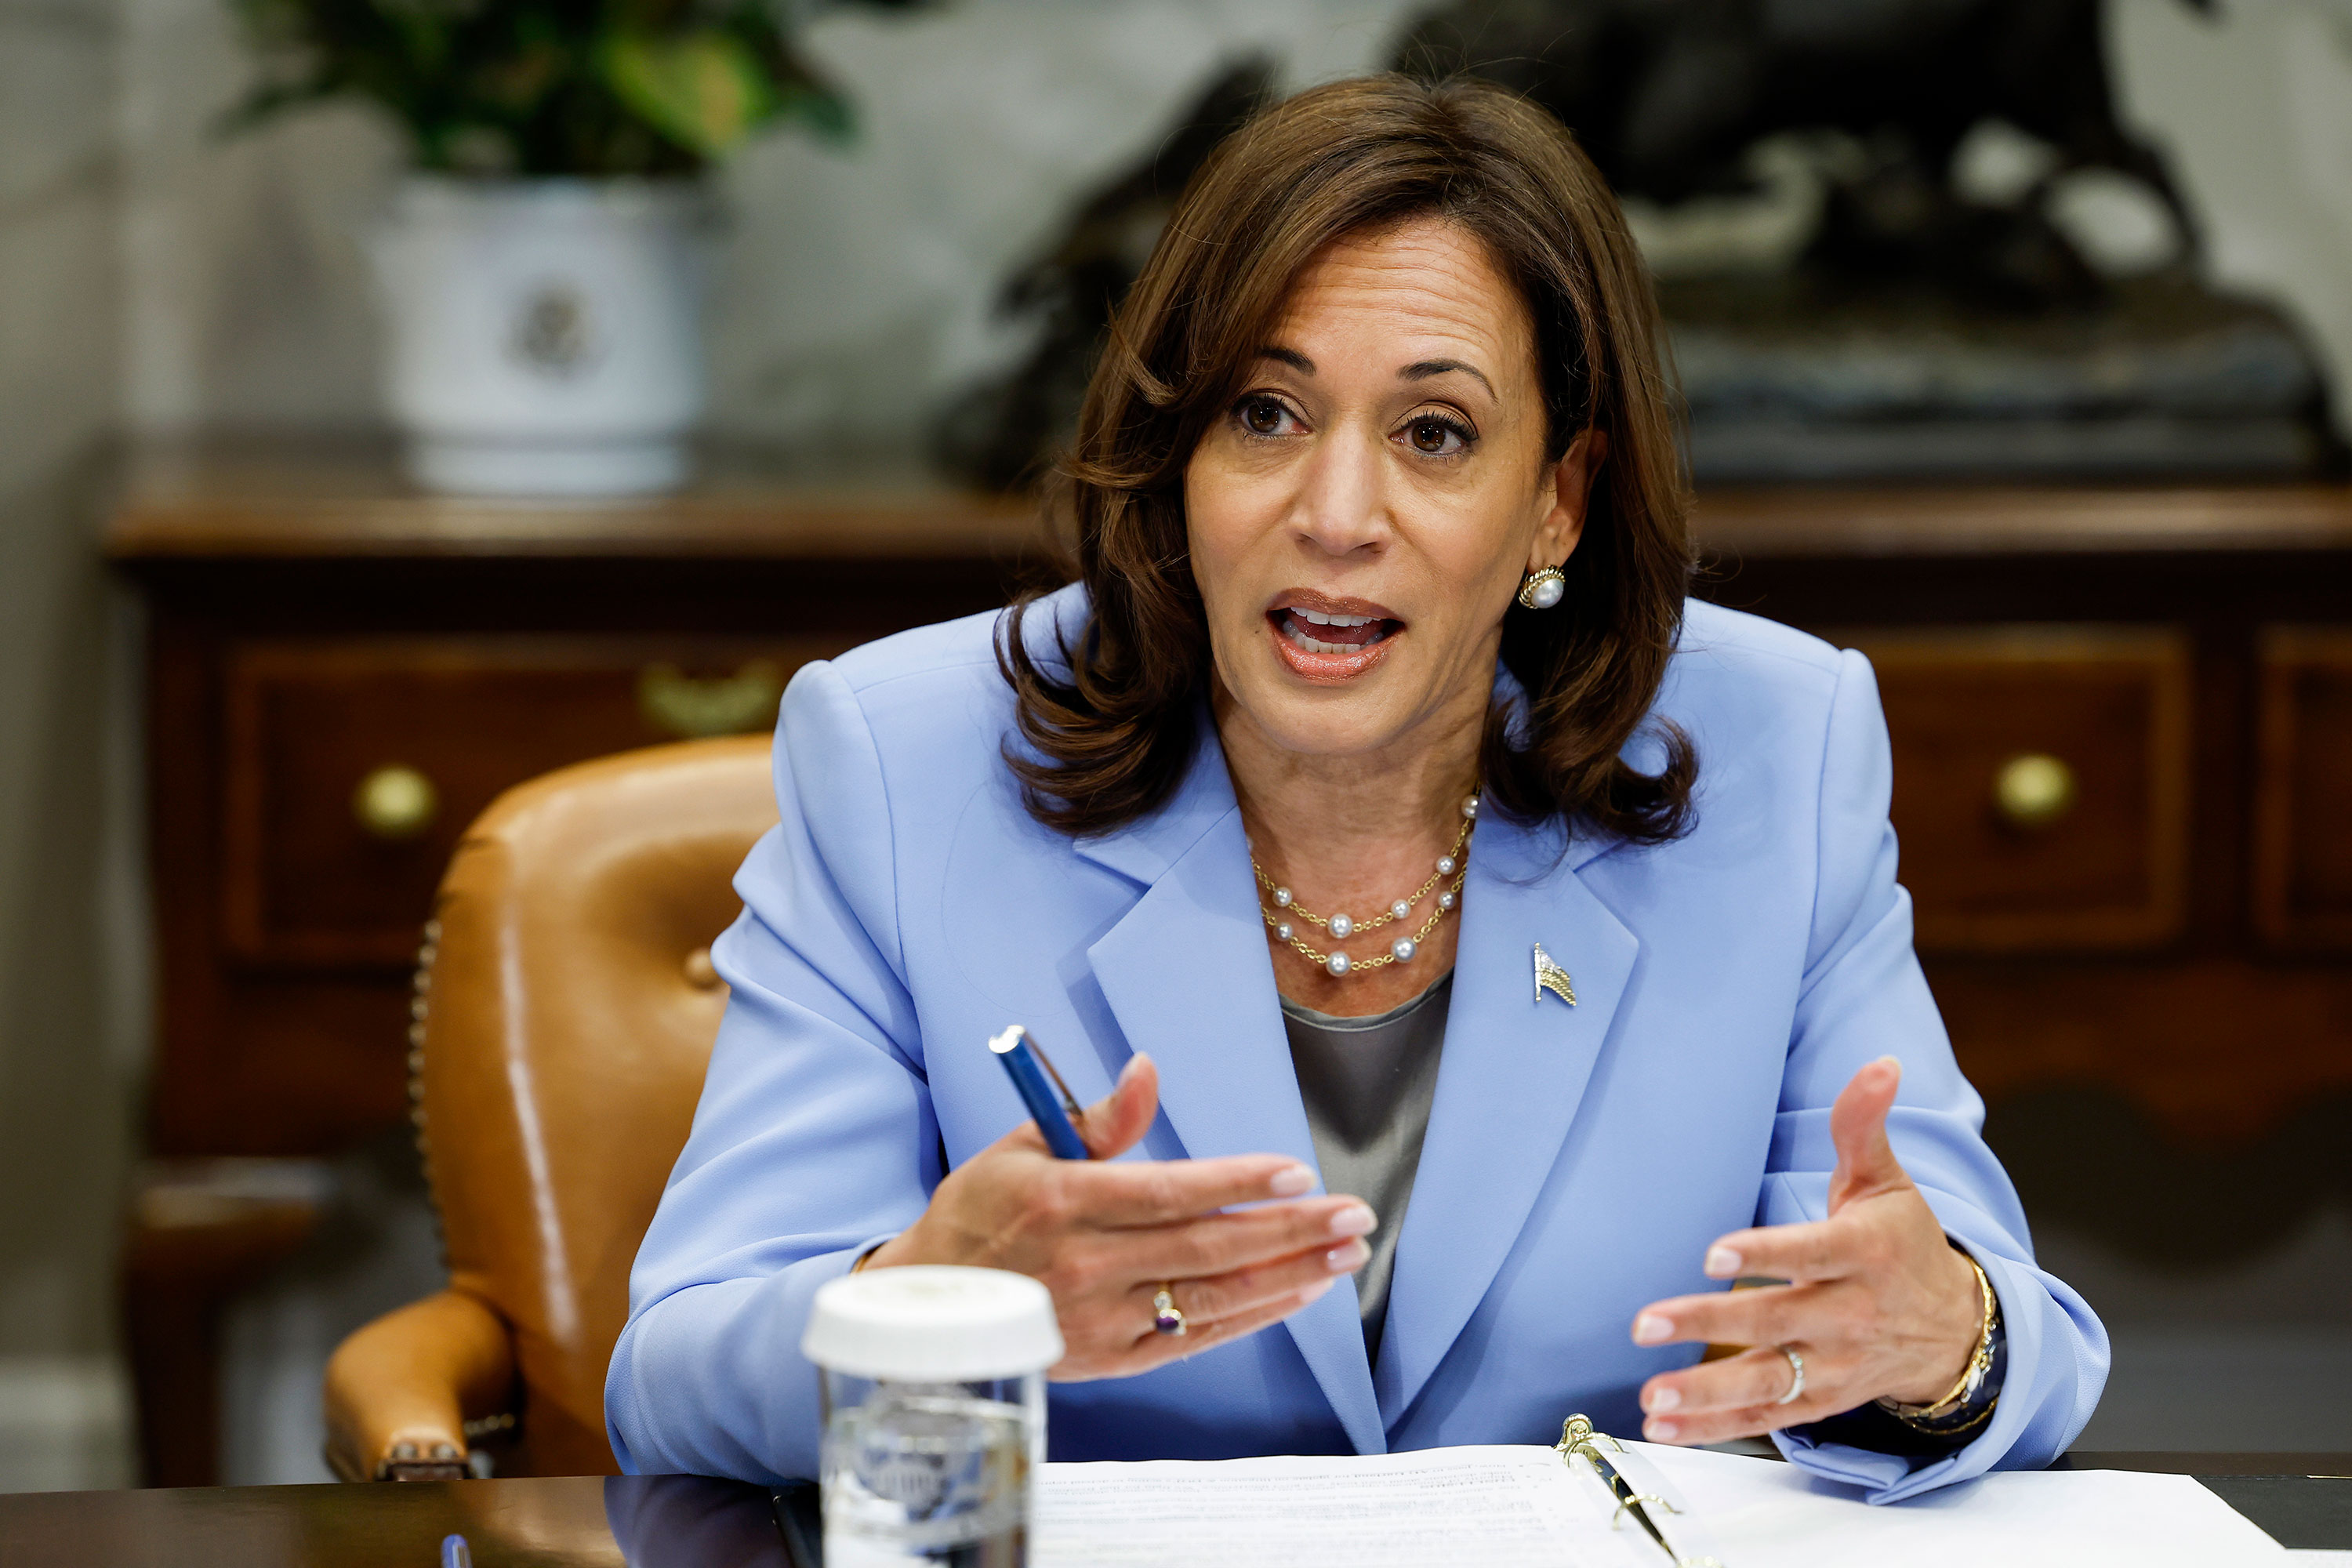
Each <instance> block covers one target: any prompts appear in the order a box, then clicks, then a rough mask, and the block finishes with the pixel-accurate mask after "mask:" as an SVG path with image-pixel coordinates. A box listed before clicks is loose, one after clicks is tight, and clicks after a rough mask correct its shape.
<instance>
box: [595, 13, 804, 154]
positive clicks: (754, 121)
mask: <svg viewBox="0 0 2352 1568" xmlns="http://www.w3.org/2000/svg"><path fill="white" fill-rule="evenodd" d="M597 65H598V68H599V69H600V71H601V73H602V75H603V76H604V81H605V85H606V86H608V87H610V88H611V89H613V93H614V97H616V98H618V99H619V100H621V101H622V102H623V103H625V104H626V105H628V107H629V109H630V110H632V111H633V112H635V114H636V115H637V116H638V117H639V118H641V119H643V120H644V121H646V123H647V124H649V125H651V126H652V127H653V128H654V129H655V130H656V131H658V132H661V133H662V134H663V135H665V136H667V137H668V138H669V139H670V140H671V141H673V142H677V143H678V145H680V146H682V147H686V148H688V149H690V150H692V151H694V152H696V153H701V154H702V155H703V156H704V157H706V158H717V157H720V156H722V155H724V154H725V153H728V152H729V151H730V150H732V149H733V148H734V147H735V146H737V145H738V144H739V143H740V142H742V140H743V139H744V138H745V137H746V136H749V135H750V134H751V132H752V130H753V129H754V128H755V127H757V126H758V125H759V124H760V123H761V121H764V120H767V119H770V118H771V117H772V116H773V115H774V114H775V113H776V112H777V111H778V110H780V109H782V107H783V104H782V102H781V101H780V100H779V99H778V95H777V92H776V89H775V84H774V83H773V81H772V80H771V79H770V78H769V76H768V74H767V73H766V72H765V71H764V70H762V69H761V66H760V62H759V60H758V59H757V58H754V57H753V55H752V53H751V50H750V49H749V48H747V47H744V45H743V43H742V41H741V40H740V39H739V38H737V37H734V35H732V34H730V33H725V32H721V31H719V30H718V29H717V28H706V29H703V30H700V31H698V32H692V33H683V34H674V35H670V36H667V37H662V36H656V35H653V34H647V33H614V34H610V35H608V36H607V37H605V39H604V45H603V47H601V48H600V49H599V50H598V51H597Z"/></svg>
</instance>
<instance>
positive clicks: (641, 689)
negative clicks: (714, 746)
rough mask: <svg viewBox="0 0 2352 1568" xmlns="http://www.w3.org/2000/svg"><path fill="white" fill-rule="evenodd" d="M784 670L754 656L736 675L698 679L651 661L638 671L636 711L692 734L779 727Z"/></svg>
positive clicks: (675, 731) (672, 730)
mask: <svg viewBox="0 0 2352 1568" xmlns="http://www.w3.org/2000/svg"><path fill="white" fill-rule="evenodd" d="M783 695H784V672H783V671H782V669H780V668H777V666H776V663H775V661H774V660H773V659H766V658H755V659H752V660H751V662H750V663H748V664H746V665H744V666H743V668H740V669H739V670H737V671H736V672H735V673H734V674H732V675H721V676H715V677H713V678H711V679H707V680H698V679H695V678H694V677H693V676H690V675H685V674H681V673H680V672H679V670H678V668H677V666H676V665H674V664H649V665H647V666H646V668H644V669H643V670H642V671H640V672H639V674H638V676H637V711H638V712H640V713H642V714H644V715H645V718H646V722H647V723H649V724H651V725H653V726H654V728H656V729H657V730H667V731H669V732H670V733H671V734H673V735H683V736H685V737H687V738H688V739H689V740H692V739H696V738H698V737H700V736H704V735H737V734H741V733H742V732H744V731H748V730H768V729H772V728H774V727H775V722H776V704H777V703H778V702H779V701H781V700H782V699H783Z"/></svg>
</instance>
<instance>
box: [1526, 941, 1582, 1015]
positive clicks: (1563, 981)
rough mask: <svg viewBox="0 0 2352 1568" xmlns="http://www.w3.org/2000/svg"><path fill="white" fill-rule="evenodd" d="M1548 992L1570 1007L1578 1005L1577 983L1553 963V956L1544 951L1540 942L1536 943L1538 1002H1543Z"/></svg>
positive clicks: (1565, 971)
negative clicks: (1544, 995)
mask: <svg viewBox="0 0 2352 1568" xmlns="http://www.w3.org/2000/svg"><path fill="white" fill-rule="evenodd" d="M1547 991H1549V992H1550V993H1551V994H1553V995H1555V996H1557V997H1559V999H1560V1000H1561V1001H1563V1002H1565V1003H1567V1004H1568V1005H1570V1006H1571V1007H1573V1006H1575V1005H1576V985H1575V983H1574V982H1572V981H1570V979H1569V977H1568V971H1567V970H1565V969H1562V968H1561V967H1560V966H1559V964H1557V963H1553V962H1552V961H1551V954H1549V953H1548V952H1545V951H1544V950H1543V943H1541V942H1538V943H1536V1000H1537V1001H1538V1002H1540V1001H1542V1000H1543V994H1544V993H1545V992H1547Z"/></svg>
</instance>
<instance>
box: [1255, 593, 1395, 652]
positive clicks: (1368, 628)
mask: <svg viewBox="0 0 2352 1568" xmlns="http://www.w3.org/2000/svg"><path fill="white" fill-rule="evenodd" d="M1281 621H1282V635H1283V636H1285V637H1288V638H1289V639H1290V640H1291V642H1292V644H1293V645H1294V646H1296V647H1302V648H1305V649H1306V650H1307V652H1308V653H1361V652H1363V651H1364V650H1365V649H1366V648H1368V647H1371V646H1372V645H1373V644H1374V643H1376V642H1379V641H1381V640H1382V639H1383V638H1385V637H1387V636H1388V632H1387V629H1386V628H1385V627H1384V626H1382V625H1381V622H1380V618H1379V617H1378V616H1328V615H1325V614H1324V613H1323V612H1322V611H1320V610H1302V609H1299V608H1297V606H1296V605H1294V606H1292V607H1291V608H1290V609H1288V610H1287V611H1286V612H1285V613H1284V615H1283V616H1282V617H1281ZM1308 626H1328V627H1329V628H1330V629H1331V630H1332V631H1333V632H1334V633H1336V634H1338V636H1336V637H1328V638H1326V637H1313V636H1310V635H1309V634H1308V632H1307V627H1308ZM1342 639H1344V640H1342Z"/></svg>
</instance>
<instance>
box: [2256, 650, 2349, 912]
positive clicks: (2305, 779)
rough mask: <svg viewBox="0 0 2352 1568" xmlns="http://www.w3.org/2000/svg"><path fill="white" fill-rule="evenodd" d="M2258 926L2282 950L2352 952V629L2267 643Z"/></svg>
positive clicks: (2260, 780)
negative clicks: (2282, 948) (2301, 949)
mask: <svg viewBox="0 0 2352 1568" xmlns="http://www.w3.org/2000/svg"><path fill="white" fill-rule="evenodd" d="M2261 712H2262V717H2261V724H2262V733H2261V738H2260V744H2259V756H2260V759H2261V760H2260V764H2259V771H2258V773H2257V776H2256V782H2255V790H2254V889H2253V893H2254V898H2253V904H2254V924H2255V926H2256V928H2257V929H2258V930H2259V931H2261V932H2262V934H2263V937H2264V938H2266V939H2267V940H2269V941H2271V942H2275V943H2277V944H2279V945H2281V946H2284V947H2294V948H2303V949H2324V950H2329V951H2334V952H2345V951H2347V950H2352V630H2346V629H2343V628H2341V627H2336V628H2329V629H2325V630H2323V629H2316V628H2295V627H2278V628H2273V630H2271V631H2269V632H2267V633H2265V634H2264V635H2263V639H2262V710H2261Z"/></svg>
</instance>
